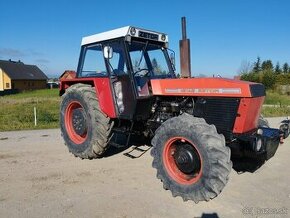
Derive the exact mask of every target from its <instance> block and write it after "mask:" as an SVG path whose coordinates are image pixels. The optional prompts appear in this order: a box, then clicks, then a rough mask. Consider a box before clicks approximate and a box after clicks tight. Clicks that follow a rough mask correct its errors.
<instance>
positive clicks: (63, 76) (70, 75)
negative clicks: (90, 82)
mask: <svg viewBox="0 0 290 218" xmlns="http://www.w3.org/2000/svg"><path fill="white" fill-rule="evenodd" d="M76 74H77V73H76V72H75V71H73V70H66V71H64V73H63V74H61V76H60V77H59V80H63V79H74V78H75V77H76Z"/></svg>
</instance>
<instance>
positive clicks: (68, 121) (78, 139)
mask: <svg viewBox="0 0 290 218" xmlns="http://www.w3.org/2000/svg"><path fill="white" fill-rule="evenodd" d="M76 109H78V110H83V107H82V105H81V104H80V103H79V102H77V101H72V102H70V103H69V105H68V106H67V108H66V110H65V127H66V131H67V134H68V136H69V138H70V139H71V140H72V141H73V143H75V144H81V143H83V142H84V141H85V140H86V138H87V131H85V132H84V133H82V134H78V133H77V132H76V131H75V126H74V125H76V123H74V111H75V110H76Z"/></svg>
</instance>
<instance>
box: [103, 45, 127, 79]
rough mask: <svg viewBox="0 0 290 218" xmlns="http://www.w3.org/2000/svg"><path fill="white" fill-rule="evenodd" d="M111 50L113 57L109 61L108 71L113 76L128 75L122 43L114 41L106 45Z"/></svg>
mask: <svg viewBox="0 0 290 218" xmlns="http://www.w3.org/2000/svg"><path fill="white" fill-rule="evenodd" d="M108 45H109V46H110V47H112V49H113V57H112V58H111V59H109V65H110V68H111V69H110V71H111V73H112V74H113V75H117V76H118V75H124V74H128V70H127V66H126V58H125V54H124V47H123V44H122V42H120V41H115V42H111V43H109V44H108Z"/></svg>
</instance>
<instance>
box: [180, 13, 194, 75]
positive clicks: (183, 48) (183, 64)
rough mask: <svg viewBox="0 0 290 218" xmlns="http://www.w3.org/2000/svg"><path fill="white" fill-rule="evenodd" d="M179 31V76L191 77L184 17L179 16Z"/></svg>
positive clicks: (188, 44) (188, 42) (188, 41)
mask: <svg viewBox="0 0 290 218" xmlns="http://www.w3.org/2000/svg"><path fill="white" fill-rule="evenodd" d="M181 31H182V39H181V40H179V49H180V74H181V77H184V78H188V77H191V65H190V40H189V39H187V37H186V20H185V17H182V18H181Z"/></svg>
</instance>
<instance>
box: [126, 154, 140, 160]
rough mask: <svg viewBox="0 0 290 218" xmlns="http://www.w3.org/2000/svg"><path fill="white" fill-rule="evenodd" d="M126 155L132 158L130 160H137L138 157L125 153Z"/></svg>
mask: <svg viewBox="0 0 290 218" xmlns="http://www.w3.org/2000/svg"><path fill="white" fill-rule="evenodd" d="M124 155H125V156H127V157H130V158H132V159H134V158H137V157H135V156H133V155H131V154H129V153H124Z"/></svg>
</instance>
